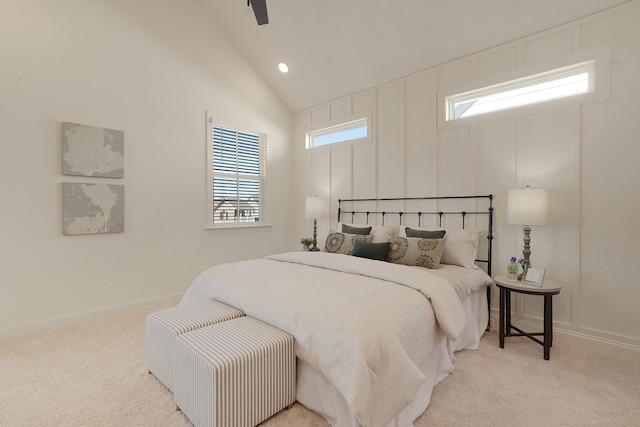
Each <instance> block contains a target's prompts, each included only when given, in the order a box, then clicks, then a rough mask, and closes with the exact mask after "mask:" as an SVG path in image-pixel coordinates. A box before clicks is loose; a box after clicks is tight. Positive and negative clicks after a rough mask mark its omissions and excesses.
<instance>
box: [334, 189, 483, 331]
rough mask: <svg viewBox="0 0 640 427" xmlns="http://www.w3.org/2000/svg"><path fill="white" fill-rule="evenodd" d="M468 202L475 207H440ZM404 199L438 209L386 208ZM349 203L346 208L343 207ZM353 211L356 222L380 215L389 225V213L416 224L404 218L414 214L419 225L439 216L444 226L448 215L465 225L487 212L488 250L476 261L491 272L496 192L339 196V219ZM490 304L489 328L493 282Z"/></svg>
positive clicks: (380, 220) (399, 220)
mask: <svg viewBox="0 0 640 427" xmlns="http://www.w3.org/2000/svg"><path fill="white" fill-rule="evenodd" d="M465 201H468V202H469V203H466V205H467V206H469V205H471V204H473V205H475V209H474V210H471V211H469V210H456V209H454V210H449V209H447V210H440V209H438V207H440V206H441V205H444V206H446V207H447V208H448V207H449V206H447V205H456V204H459V203H464V202H465ZM400 203H402V204H403V205H407V204H411V205H424V206H426V205H429V204H431V205H433V204H435V205H436V210H427V211H423V210H411V211H404V210H395V211H393V210H386V209H382V208H384V207H385V206H387V207H390V208H391V207H396V209H397V205H398V204H400ZM372 204H374V205H375V206H376V208H375V210H368V209H366V206H371V205H372ZM343 205H346V208H345V207H343ZM482 205H484V206H486V209H485V210H478V206H482ZM358 206H365V208H358ZM349 214H350V215H351V219H350V220H351V222H352V223H362V222H363V221H362V216H364V223H365V224H369V220H370V218H373V221H374V222H373V224H378V219H379V223H380V225H385V220H388V219H389V217H392V218H393V219H397V221H394V224H393V225H396V224H397V225H409V226H410V225H414V224H403V220H405V219H406V218H407V217H410V218H412V219H413V220H415V219H417V223H416V224H415V225H417V226H421V225H422V223H423V220H426V218H434V217H435V218H436V219H437V224H436V225H435V226H437V227H442V226H443V225H442V223H443V219H445V218H447V217H454V218H458V219H461V224H462V227H461V228H462V229H465V228H466V227H467V225H468V222H469V221H468V219H469V217H470V216H475V217H476V218H478V217H482V216H485V215H486V221H487V222H486V224H487V227H486V231H487V250H486V253H485V254H483V255H484V256H483V257H480V258H478V259H476V263H483V264H485V265H486V272H487V274H488V275H489V276H491V255H492V243H493V194H488V195H486V196H435V197H397V198H383V199H338V222H341V220H342V218H343V215H349ZM445 221H446V220H445ZM456 228H460V227H456ZM475 228H476V229H482V230H484V229H485V228H484V227H475ZM487 304H488V306H489V322H488V323H487V331H488V330H489V326H490V324H491V286H487Z"/></svg>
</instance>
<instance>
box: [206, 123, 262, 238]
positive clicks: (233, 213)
mask: <svg viewBox="0 0 640 427" xmlns="http://www.w3.org/2000/svg"><path fill="white" fill-rule="evenodd" d="M209 131H210V132H209V134H210V139H209V144H208V152H209V155H208V159H209V161H208V164H209V167H208V173H207V175H208V177H207V194H208V196H207V197H208V199H209V203H208V207H207V216H208V226H213V227H215V226H229V225H236V226H237V225H240V226H242V225H246V226H248V225H264V224H265V223H266V220H267V218H266V217H267V215H266V179H267V174H266V164H267V163H266V153H267V150H266V145H267V136H266V135H265V134H261V133H255V132H249V131H244V130H239V129H235V128H231V127H226V126H223V125H220V124H215V123H213V121H212V120H211V119H210V121H209Z"/></svg>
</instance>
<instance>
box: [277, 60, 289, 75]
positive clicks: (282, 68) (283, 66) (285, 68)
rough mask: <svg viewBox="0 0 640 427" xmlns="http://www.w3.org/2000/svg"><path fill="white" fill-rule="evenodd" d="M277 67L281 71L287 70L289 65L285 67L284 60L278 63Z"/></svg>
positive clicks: (285, 71)
mask: <svg viewBox="0 0 640 427" xmlns="http://www.w3.org/2000/svg"><path fill="white" fill-rule="evenodd" d="M278 69H279V70H280V71H281V72H283V73H287V72H289V67H287V64H285V63H284V62H281V63H279V64H278Z"/></svg>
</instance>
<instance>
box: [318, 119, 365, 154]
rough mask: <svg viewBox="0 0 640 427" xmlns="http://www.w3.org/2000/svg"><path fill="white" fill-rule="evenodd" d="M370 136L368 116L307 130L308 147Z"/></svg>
mask: <svg viewBox="0 0 640 427" xmlns="http://www.w3.org/2000/svg"><path fill="white" fill-rule="evenodd" d="M368 137H369V119H368V117H365V118H362V119H357V120H353V121H350V122H346V123H340V124H338V125H334V126H329V127H325V128H323V129H318V130H314V131H311V132H307V149H309V148H315V147H322V146H325V145H330V144H337V143H339V142H346V141H356V140H363V139H366V138H368Z"/></svg>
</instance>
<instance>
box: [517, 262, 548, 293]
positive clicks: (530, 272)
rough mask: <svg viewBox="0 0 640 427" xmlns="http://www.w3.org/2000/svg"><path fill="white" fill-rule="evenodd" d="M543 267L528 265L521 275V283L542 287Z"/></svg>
mask: <svg viewBox="0 0 640 427" xmlns="http://www.w3.org/2000/svg"><path fill="white" fill-rule="evenodd" d="M545 270H546V268H545V267H531V266H530V267H529V268H527V270H526V271H525V272H524V273H523V275H522V283H526V284H527V285H531V286H537V287H538V288H540V287H542V281H543V280H544V273H545Z"/></svg>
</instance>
